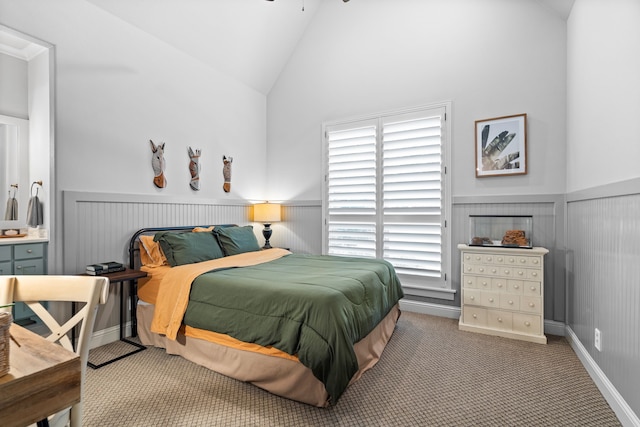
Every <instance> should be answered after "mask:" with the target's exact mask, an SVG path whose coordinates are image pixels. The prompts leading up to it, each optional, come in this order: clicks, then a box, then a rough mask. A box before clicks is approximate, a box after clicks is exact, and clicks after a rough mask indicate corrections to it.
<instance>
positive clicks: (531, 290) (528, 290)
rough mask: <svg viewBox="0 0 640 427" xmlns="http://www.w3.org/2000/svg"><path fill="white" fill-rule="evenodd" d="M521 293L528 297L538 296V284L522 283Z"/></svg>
mask: <svg viewBox="0 0 640 427" xmlns="http://www.w3.org/2000/svg"><path fill="white" fill-rule="evenodd" d="M522 292H523V293H524V294H525V295H530V296H538V295H540V282H523V283H522Z"/></svg>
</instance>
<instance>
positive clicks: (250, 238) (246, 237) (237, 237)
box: [213, 225, 260, 256]
mask: <svg viewBox="0 0 640 427" xmlns="http://www.w3.org/2000/svg"><path fill="white" fill-rule="evenodd" d="M213 234H215V235H216V236H217V237H218V243H220V246H222V249H223V250H224V253H225V255H227V256H229V255H237V254H241V253H244V252H254V251H259V250H260V245H259V244H258V239H256V236H255V234H253V227H252V226H250V225H247V226H244V227H216V228H214V229H213Z"/></svg>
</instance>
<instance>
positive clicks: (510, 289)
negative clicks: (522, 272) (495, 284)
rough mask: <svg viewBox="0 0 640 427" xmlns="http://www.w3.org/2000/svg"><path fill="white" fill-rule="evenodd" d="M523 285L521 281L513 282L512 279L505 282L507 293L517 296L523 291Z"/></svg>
mask: <svg viewBox="0 0 640 427" xmlns="http://www.w3.org/2000/svg"><path fill="white" fill-rule="evenodd" d="M523 283H524V282H523V281H522V280H514V279H509V280H507V293H510V294H518V295H519V294H522V292H523V290H524V285H523Z"/></svg>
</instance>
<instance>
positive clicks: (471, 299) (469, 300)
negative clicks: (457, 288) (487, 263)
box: [463, 289, 480, 305]
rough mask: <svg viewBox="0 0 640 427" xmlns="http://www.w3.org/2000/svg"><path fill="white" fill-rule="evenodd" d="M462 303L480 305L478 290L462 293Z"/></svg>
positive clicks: (468, 290)
mask: <svg viewBox="0 0 640 427" xmlns="http://www.w3.org/2000/svg"><path fill="white" fill-rule="evenodd" d="M463 292H464V296H463V298H464V303H465V304H471V305H478V304H480V291H479V290H478V289H465V290H464V291H463Z"/></svg>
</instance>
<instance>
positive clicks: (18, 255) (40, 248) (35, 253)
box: [14, 243, 44, 259]
mask: <svg viewBox="0 0 640 427" xmlns="http://www.w3.org/2000/svg"><path fill="white" fill-rule="evenodd" d="M14 254H15V256H14V258H15V259H32V258H42V257H43V256H44V245H43V244H42V243H30V244H24V245H15V246H14Z"/></svg>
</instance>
